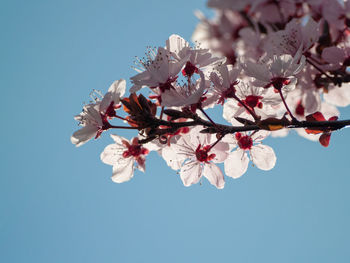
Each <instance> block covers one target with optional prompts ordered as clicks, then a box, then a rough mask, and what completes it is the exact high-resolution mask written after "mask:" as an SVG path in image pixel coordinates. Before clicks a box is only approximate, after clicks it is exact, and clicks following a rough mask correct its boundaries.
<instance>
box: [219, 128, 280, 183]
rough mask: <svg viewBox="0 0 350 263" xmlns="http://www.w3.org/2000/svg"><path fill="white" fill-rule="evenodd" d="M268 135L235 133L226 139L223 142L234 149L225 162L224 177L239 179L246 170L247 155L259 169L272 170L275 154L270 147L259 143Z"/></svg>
mask: <svg viewBox="0 0 350 263" xmlns="http://www.w3.org/2000/svg"><path fill="white" fill-rule="evenodd" d="M269 134H270V132H268V131H264V130H261V131H258V132H253V133H251V134H249V133H245V132H242V133H241V132H236V133H235V134H234V137H233V136H232V137H228V139H226V140H225V141H226V142H229V143H230V145H231V146H233V147H235V148H236V149H235V150H234V151H233V152H231V153H230V154H229V156H228V157H227V159H226V160H225V163H224V164H225V173H226V175H227V176H230V177H232V178H239V177H241V176H242V175H243V174H244V173H245V172H246V171H247V169H248V164H249V157H248V153H249V155H250V159H251V160H252V162H253V163H254V165H256V166H257V167H258V168H259V169H261V170H270V169H272V168H273V167H274V166H275V164H276V155H275V152H274V150H273V149H272V148H271V147H270V146H267V145H263V144H262V143H261V141H262V140H263V139H265V138H266V137H267V136H268V135H269Z"/></svg>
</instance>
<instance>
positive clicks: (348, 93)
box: [323, 83, 350, 107]
mask: <svg viewBox="0 0 350 263" xmlns="http://www.w3.org/2000/svg"><path fill="white" fill-rule="evenodd" d="M323 98H324V100H325V101H327V102H329V103H331V104H334V105H335V106H340V107H346V106H348V105H350V84H348V83H347V84H343V85H342V86H341V87H332V88H329V90H328V93H324V95H323Z"/></svg>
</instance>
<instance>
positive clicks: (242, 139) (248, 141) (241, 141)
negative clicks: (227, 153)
mask: <svg viewBox="0 0 350 263" xmlns="http://www.w3.org/2000/svg"><path fill="white" fill-rule="evenodd" d="M235 137H236V140H237V141H238V146H239V148H241V149H243V150H250V149H251V148H252V146H253V139H252V138H251V137H250V136H248V135H244V136H242V134H241V133H240V132H236V134H235Z"/></svg>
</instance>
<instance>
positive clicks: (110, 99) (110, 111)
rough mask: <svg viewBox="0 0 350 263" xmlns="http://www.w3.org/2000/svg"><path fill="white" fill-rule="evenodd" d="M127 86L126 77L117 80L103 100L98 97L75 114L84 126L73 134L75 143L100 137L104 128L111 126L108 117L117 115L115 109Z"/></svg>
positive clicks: (82, 142)
mask: <svg viewBox="0 0 350 263" xmlns="http://www.w3.org/2000/svg"><path fill="white" fill-rule="evenodd" d="M125 87H126V82H125V80H124V79H120V80H117V81H115V82H113V83H112V85H111V86H110V87H109V89H108V92H107V93H106V94H105V95H104V97H103V98H102V100H101V99H100V98H96V99H95V103H92V104H88V105H86V106H84V108H83V112H82V113H80V114H79V115H77V116H75V120H77V121H79V124H80V125H81V126H83V128H81V129H80V130H78V131H76V132H75V133H74V134H73V135H72V137H71V142H72V143H73V144H75V145H76V146H77V147H78V146H81V145H83V144H85V143H86V142H88V141H89V140H90V139H92V138H94V137H95V138H98V137H99V136H100V135H101V133H102V132H103V131H104V130H107V129H109V128H110V124H109V123H108V121H107V119H108V118H113V117H114V116H115V109H116V108H118V106H119V102H120V97H121V96H123V95H124V93H125Z"/></svg>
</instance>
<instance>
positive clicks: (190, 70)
mask: <svg viewBox="0 0 350 263" xmlns="http://www.w3.org/2000/svg"><path fill="white" fill-rule="evenodd" d="M194 73H198V68H197V67H196V66H195V65H193V64H192V63H191V62H190V61H187V62H186V65H185V67H184V69H183V70H182V75H184V76H187V77H192V75H193V74H194Z"/></svg>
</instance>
